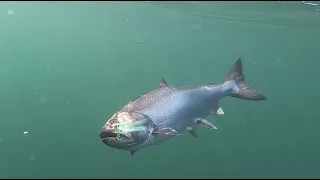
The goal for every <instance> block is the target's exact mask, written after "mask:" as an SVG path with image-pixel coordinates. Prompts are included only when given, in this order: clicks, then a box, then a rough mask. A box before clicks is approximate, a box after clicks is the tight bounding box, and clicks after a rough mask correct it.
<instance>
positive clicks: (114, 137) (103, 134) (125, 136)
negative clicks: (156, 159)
mask: <svg viewBox="0 0 320 180" xmlns="http://www.w3.org/2000/svg"><path fill="white" fill-rule="evenodd" d="M99 136H100V138H101V140H102V141H103V142H104V143H106V142H112V141H120V140H127V141H130V140H132V137H131V135H130V134H129V133H119V132H115V131H114V130H108V129H104V130H101V131H100V133H99Z"/></svg>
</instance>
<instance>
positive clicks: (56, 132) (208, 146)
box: [0, 1, 320, 178]
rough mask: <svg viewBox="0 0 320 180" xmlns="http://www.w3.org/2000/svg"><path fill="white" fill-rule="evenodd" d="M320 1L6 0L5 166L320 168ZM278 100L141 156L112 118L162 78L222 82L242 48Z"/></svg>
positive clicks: (249, 106) (259, 83)
mask: <svg viewBox="0 0 320 180" xmlns="http://www.w3.org/2000/svg"><path fill="white" fill-rule="evenodd" d="M319 32H320V11H319V6H318V5H317V3H316V2H301V1H296V2H278V1H274V2H142V1H141V2H1V3H0V177H1V178H276V177H277V178H316V177H319V176H320V166H319V162H320V154H319V152H320V141H319V137H320V133H319V127H320V116H319V107H320V101H319V100H320V99H319V98H320V96H319V92H320V85H319V77H320V71H319V67H320V59H319V47H320V33H319ZM238 57H241V58H242V59H243V66H244V67H243V68H244V73H245V75H246V79H247V80H248V81H249V82H250V84H252V85H253V86H254V87H255V88H256V89H257V91H259V92H261V93H263V94H264V95H266V96H267V97H268V100H267V101H260V102H252V101H245V100H241V99H236V98H225V99H223V100H222V101H221V102H220V104H221V106H222V108H223V110H224V111H225V115H223V116H219V117H215V118H213V117H212V116H211V117H208V118H207V119H208V120H210V121H211V122H213V124H215V125H216V126H217V127H218V129H217V130H215V131H212V130H209V129H205V128H201V127H199V128H198V138H197V139H194V138H192V137H191V136H190V135H189V134H187V133H185V134H184V135H183V136H181V137H177V138H173V139H171V140H169V141H167V142H164V143H162V144H159V145H156V146H153V147H149V148H146V149H142V150H140V151H138V152H137V153H136V154H135V155H134V156H130V153H129V152H126V151H121V150H116V149H111V148H109V147H107V146H105V145H104V144H103V143H102V142H101V141H100V138H99V136H98V133H99V130H100V128H101V126H102V125H103V124H104V123H105V121H106V120H107V119H108V118H110V117H111V116H112V115H113V114H114V112H115V111H117V110H118V109H119V108H121V107H122V106H123V105H124V104H126V103H127V102H128V101H130V100H131V99H132V98H135V97H136V96H137V95H140V94H142V93H145V92H147V91H149V90H151V89H152V88H155V87H157V86H158V84H159V81H160V79H161V78H162V77H164V78H165V79H166V80H167V82H168V84H169V85H202V84H206V83H220V82H221V81H222V80H223V78H224V76H225V74H226V73H227V71H228V70H229V68H230V67H231V65H232V64H233V63H234V62H235V60H236V59H237V58H238Z"/></svg>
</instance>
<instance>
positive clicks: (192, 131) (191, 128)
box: [186, 126, 197, 138]
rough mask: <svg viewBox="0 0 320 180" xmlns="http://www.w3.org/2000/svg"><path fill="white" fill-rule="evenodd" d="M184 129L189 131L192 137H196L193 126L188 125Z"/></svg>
mask: <svg viewBox="0 0 320 180" xmlns="http://www.w3.org/2000/svg"><path fill="white" fill-rule="evenodd" d="M186 130H187V131H188V132H189V134H190V135H191V136H192V137H194V138H197V131H196V128H195V127H191V126H188V127H186Z"/></svg>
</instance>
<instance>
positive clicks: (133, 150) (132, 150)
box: [130, 149, 138, 156]
mask: <svg viewBox="0 0 320 180" xmlns="http://www.w3.org/2000/svg"><path fill="white" fill-rule="evenodd" d="M137 151H138V149H131V150H130V154H131V156H133V155H134V154H135V153H136V152H137Z"/></svg>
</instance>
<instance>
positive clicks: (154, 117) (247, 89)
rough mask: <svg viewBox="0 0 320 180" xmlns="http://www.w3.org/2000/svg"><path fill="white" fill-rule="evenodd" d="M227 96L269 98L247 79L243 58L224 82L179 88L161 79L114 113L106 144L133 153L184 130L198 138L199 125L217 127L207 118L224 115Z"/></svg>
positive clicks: (103, 136)
mask: <svg viewBox="0 0 320 180" xmlns="http://www.w3.org/2000/svg"><path fill="white" fill-rule="evenodd" d="M227 96H232V97H237V98H242V99H247V100H253V101H260V100H265V99H266V97H265V96H263V95H261V94H259V93H256V92H255V91H254V90H253V88H252V87H251V86H249V85H248V84H247V83H246V82H245V81H244V75H243V73H242V61H241V59H238V60H237V61H236V63H235V64H234V65H233V67H232V68H231V69H230V70H229V72H228V74H227V76H226V77H225V79H224V81H223V82H222V83H221V84H215V85H213V84H207V85H203V86H198V87H176V86H168V84H167V83H166V81H165V80H164V79H162V80H161V81H160V85H159V86H158V87H157V88H155V89H153V90H151V91H149V92H147V93H145V94H143V95H141V96H139V97H138V98H136V99H134V100H132V101H130V102H129V103H128V104H126V105H125V106H124V107H123V108H122V109H121V110H120V111H118V112H117V113H115V114H114V116H113V117H112V118H110V119H109V120H108V121H107V123H106V124H105V125H104V126H103V128H102V130H101V131H100V137H101V139H102V141H103V142H104V143H105V144H106V145H108V146H110V147H113V148H117V149H124V150H129V151H130V152H131V154H132V155H133V154H134V153H135V152H136V151H137V150H139V149H141V148H144V147H148V146H151V145H154V144H158V143H160V142H163V141H166V140H168V139H170V138H172V137H175V136H179V135H182V133H183V132H184V131H185V130H187V131H189V133H190V134H191V135H192V136H193V137H196V136H197V134H196V126H197V125H202V126H204V127H207V128H211V129H216V127H215V126H214V125H213V124H211V123H210V122H209V121H207V120H205V118H206V117H207V116H208V115H210V114H214V115H219V114H223V111H222V109H221V107H220V106H219V101H220V100H221V99H222V98H224V97H227ZM116 130H117V131H118V132H119V133H118V135H117V136H116V134H115V131H116Z"/></svg>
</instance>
